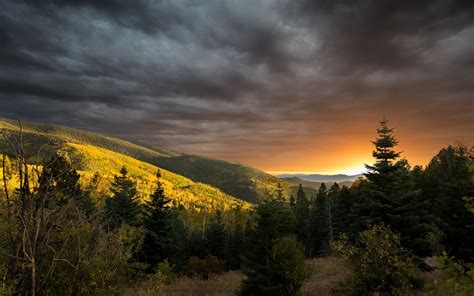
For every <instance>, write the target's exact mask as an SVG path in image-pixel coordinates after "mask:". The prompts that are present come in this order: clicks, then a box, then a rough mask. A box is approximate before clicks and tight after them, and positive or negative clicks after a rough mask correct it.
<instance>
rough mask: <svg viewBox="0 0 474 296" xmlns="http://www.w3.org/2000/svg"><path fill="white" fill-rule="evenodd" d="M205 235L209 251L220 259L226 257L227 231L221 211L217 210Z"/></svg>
mask: <svg viewBox="0 0 474 296" xmlns="http://www.w3.org/2000/svg"><path fill="white" fill-rule="evenodd" d="M205 236H206V242H207V250H208V253H209V254H210V255H212V256H216V257H217V258H219V259H224V254H225V246H226V231H225V226H224V223H223V221H222V213H221V212H220V211H217V213H216V215H215V217H214V219H213V221H212V222H211V223H210V224H209V227H207V229H206V233H205Z"/></svg>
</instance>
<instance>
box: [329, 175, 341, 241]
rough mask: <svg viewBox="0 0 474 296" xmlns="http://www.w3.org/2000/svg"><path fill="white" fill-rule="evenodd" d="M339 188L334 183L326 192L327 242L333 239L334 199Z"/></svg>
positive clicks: (337, 194) (338, 193)
mask: <svg viewBox="0 0 474 296" xmlns="http://www.w3.org/2000/svg"><path fill="white" fill-rule="evenodd" d="M340 191H341V189H340V188H339V185H338V184H337V183H334V184H333V185H332V186H331V188H330V189H329V192H328V199H327V202H326V216H327V221H328V222H327V225H328V239H329V242H332V241H333V240H334V201H335V200H337V199H338V197H339V195H340Z"/></svg>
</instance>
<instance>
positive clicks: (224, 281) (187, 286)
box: [162, 271, 242, 296]
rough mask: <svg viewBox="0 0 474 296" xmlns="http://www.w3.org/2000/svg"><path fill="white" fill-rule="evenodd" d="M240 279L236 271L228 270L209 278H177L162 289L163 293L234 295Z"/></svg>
mask: <svg viewBox="0 0 474 296" xmlns="http://www.w3.org/2000/svg"><path fill="white" fill-rule="evenodd" d="M241 281H242V276H241V274H240V272H238V271H229V272H226V273H224V274H222V275H218V276H215V277H213V278H212V279H210V280H207V281H206V280H197V279H191V278H188V277H183V278H179V279H177V280H176V281H175V282H174V283H172V284H171V285H168V286H166V287H165V288H164V289H163V292H162V294H163V295H173V296H178V295H179V296H181V295H190V296H201V295H234V294H235V292H236V291H237V289H238V288H239V285H240V283H241Z"/></svg>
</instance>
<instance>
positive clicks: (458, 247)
mask: <svg viewBox="0 0 474 296" xmlns="http://www.w3.org/2000/svg"><path fill="white" fill-rule="evenodd" d="M473 164H474V161H473V154H472V151H469V149H468V148H467V147H464V146H458V147H453V146H449V147H447V148H444V149H441V151H440V152H439V153H438V154H437V155H436V156H435V157H434V158H433V159H432V160H431V161H430V163H429V164H428V166H427V167H426V170H425V171H424V172H423V173H422V177H421V181H420V182H419V183H420V184H419V185H420V187H421V188H422V189H423V195H424V196H425V198H427V199H429V200H430V202H431V208H432V209H433V212H434V214H435V216H436V221H437V225H438V227H439V228H440V229H441V231H442V232H443V234H444V236H443V238H442V241H441V242H442V244H443V245H444V246H445V247H446V249H447V251H448V252H449V254H450V255H453V256H455V257H457V258H459V259H464V260H470V261H472V260H474V259H473V258H474V230H473V226H474V212H473V211H472V210H471V209H470V208H469V207H468V204H467V202H468V200H469V199H472V198H473V197H474V170H473V169H472V167H473Z"/></svg>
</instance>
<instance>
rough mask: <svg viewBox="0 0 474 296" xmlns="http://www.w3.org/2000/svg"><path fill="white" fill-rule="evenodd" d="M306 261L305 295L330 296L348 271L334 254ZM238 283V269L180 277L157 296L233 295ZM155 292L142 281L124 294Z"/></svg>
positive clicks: (142, 295)
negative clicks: (203, 277) (202, 277)
mask: <svg viewBox="0 0 474 296" xmlns="http://www.w3.org/2000/svg"><path fill="white" fill-rule="evenodd" d="M308 264H309V265H310V267H311V270H312V275H311V277H310V278H309V280H308V281H307V282H306V284H305V286H304V287H303V294H304V295H331V290H332V289H334V288H335V287H337V286H338V284H339V282H341V281H342V280H343V279H344V278H345V276H347V272H346V271H345V270H344V268H342V267H341V266H339V265H338V263H337V259H336V258H334V257H327V258H316V259H312V260H309V261H308ZM241 282H242V274H241V273H240V272H239V271H229V272H226V273H224V274H221V275H217V276H214V277H213V278H211V279H209V280H199V279H193V278H189V277H180V278H177V279H176V280H174V281H173V282H172V283H171V284H169V285H166V286H165V287H164V288H163V289H162V291H161V293H160V295H173V296H181V295H190V296H202V295H235V294H236V292H237V291H238V289H239V286H240V283H241ZM156 294H157V292H156V290H154V287H153V286H152V283H151V282H145V283H144V284H143V285H142V286H141V287H139V288H137V289H129V290H127V291H126V292H125V295H127V296H151V295H156Z"/></svg>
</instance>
